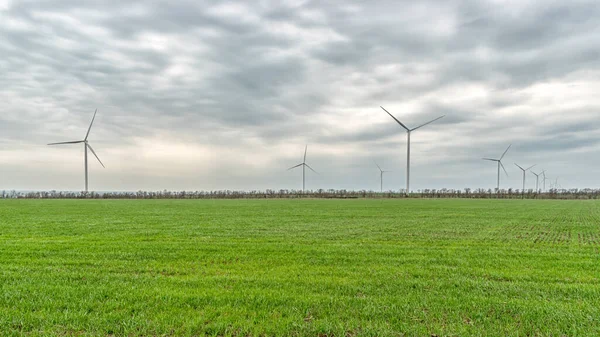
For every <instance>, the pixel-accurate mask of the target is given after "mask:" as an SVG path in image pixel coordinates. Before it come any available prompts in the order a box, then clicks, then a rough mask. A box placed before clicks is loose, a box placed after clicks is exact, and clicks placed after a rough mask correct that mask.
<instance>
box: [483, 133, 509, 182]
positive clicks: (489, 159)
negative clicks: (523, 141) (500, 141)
mask: <svg viewBox="0 0 600 337" xmlns="http://www.w3.org/2000/svg"><path fill="white" fill-rule="evenodd" d="M511 146H512V144H510V145H509V146H508V147H507V148H506V151H504V153H503V154H502V156H500V159H492V158H483V160H488V161H493V162H497V163H498V183H497V185H496V191H500V167H502V169H503V170H504V173H505V174H506V176H507V177H508V172H506V169H505V168H504V165H503V164H502V159H504V156H506V153H507V152H508V150H510V147H511Z"/></svg>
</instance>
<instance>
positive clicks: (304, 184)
mask: <svg viewBox="0 0 600 337" xmlns="http://www.w3.org/2000/svg"><path fill="white" fill-rule="evenodd" d="M307 150H308V145H306V147H305V148H304V160H302V163H300V164H298V165H296V166H292V167H290V168H289V169H287V170H288V171H289V170H293V169H295V168H296V167H300V166H302V193H304V189H305V187H306V168H307V167H308V168H309V169H310V170H311V171H313V172H314V173H317V171H315V170H313V168H312V167H310V166H309V165H308V164H307V163H306V151H307ZM317 174H318V173H317Z"/></svg>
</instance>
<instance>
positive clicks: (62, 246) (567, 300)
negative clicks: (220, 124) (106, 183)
mask: <svg viewBox="0 0 600 337" xmlns="http://www.w3.org/2000/svg"><path fill="white" fill-rule="evenodd" d="M0 335H2V336H204V335H214V336H433V335H437V336H600V202H594V201H534V200H525V201H520V200H518V201H517V200H512V201H511V200H508V201H496V200H264V201H247V200H207V201H201V200H189V201H187V200H138V201H136V200H122V201H109V200H89V201H88V200H80V201H78V200H49V201H39V200H3V201H0Z"/></svg>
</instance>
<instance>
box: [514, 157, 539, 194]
mask: <svg viewBox="0 0 600 337" xmlns="http://www.w3.org/2000/svg"><path fill="white" fill-rule="evenodd" d="M515 165H517V167H518V168H520V169H521V171H523V194H525V172H527V171H529V170H531V169H532V168H533V167H534V166H535V165H531V166H529V167H528V168H526V169H524V168H522V167H521V166H519V164H517V163H515Z"/></svg>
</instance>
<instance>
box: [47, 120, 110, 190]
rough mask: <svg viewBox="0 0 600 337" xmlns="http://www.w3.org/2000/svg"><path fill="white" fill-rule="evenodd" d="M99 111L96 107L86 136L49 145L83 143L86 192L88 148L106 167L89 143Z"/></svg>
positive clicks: (86, 187) (86, 186) (86, 188)
mask: <svg viewBox="0 0 600 337" xmlns="http://www.w3.org/2000/svg"><path fill="white" fill-rule="evenodd" d="M97 112H98V109H96V111H94V117H92V122H91V123H90V127H89V128H88V130H87V133H86V134H85V138H84V139H83V140H76V141H71V142H61V143H51V144H48V145H64V144H80V143H83V149H84V161H85V192H86V193H87V192H88V151H87V150H88V149H90V151H92V153H93V154H94V156H95V157H96V159H98V162H99V163H100V165H102V167H104V168H106V167H105V166H104V164H103V163H102V161H101V160H100V158H98V155H97V154H96V152H95V151H94V149H93V148H92V146H91V145H90V144H89V142H88V137H89V136H90V131H91V130H92V125H94V120H95V119H96V113H97Z"/></svg>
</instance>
